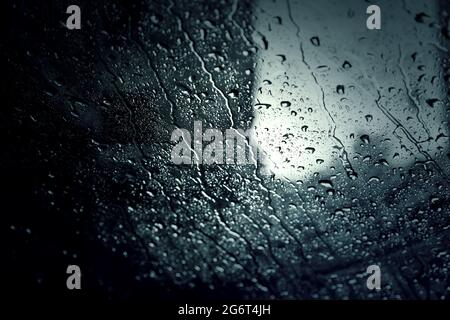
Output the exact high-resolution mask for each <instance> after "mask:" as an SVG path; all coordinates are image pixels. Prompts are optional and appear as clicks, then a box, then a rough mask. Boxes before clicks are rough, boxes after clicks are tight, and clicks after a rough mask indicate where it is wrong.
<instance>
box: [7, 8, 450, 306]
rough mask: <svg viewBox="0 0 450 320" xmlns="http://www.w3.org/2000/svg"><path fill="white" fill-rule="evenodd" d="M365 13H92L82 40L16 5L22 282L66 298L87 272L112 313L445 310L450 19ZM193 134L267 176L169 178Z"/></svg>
mask: <svg viewBox="0 0 450 320" xmlns="http://www.w3.org/2000/svg"><path fill="white" fill-rule="evenodd" d="M367 5H368V4H367V3H365V2H363V1H356V0H352V1H346V2H345V4H344V3H343V2H342V1H325V0H316V1H293V0H289V1H269V0H259V1H227V2H214V3H213V2H209V1H173V2H169V1H161V2H156V1H97V2H96V3H95V4H93V3H90V2H88V1H81V2H80V7H81V8H82V12H83V27H82V29H81V30H79V31H69V30H67V29H66V28H64V20H65V18H66V16H65V4H60V3H58V2H55V3H53V4H49V5H41V4H37V3H28V1H22V2H17V3H14V4H12V5H11V6H10V8H9V11H8V15H9V18H8V19H7V25H8V30H9V31H12V32H9V33H7V35H6V36H5V37H3V38H2V39H3V40H2V43H1V50H0V54H1V55H2V60H3V61H6V64H5V66H4V70H5V71H4V72H5V74H6V75H7V77H4V78H3V84H2V89H3V91H4V92H3V93H2V95H4V96H5V100H4V101H5V102H4V103H3V111H2V117H1V120H0V121H1V128H2V132H3V134H2V136H3V141H2V144H3V145H4V148H3V150H5V151H4V154H3V157H2V159H1V162H0V163H1V172H2V176H1V180H2V194H3V196H4V200H3V202H4V203H5V207H4V210H5V214H4V215H5V218H4V219H5V221H6V225H7V228H8V230H7V234H8V237H9V238H10V239H11V243H12V245H11V247H10V249H8V255H9V256H10V260H11V261H12V265H13V268H14V274H17V276H16V278H14V279H13V281H15V283H18V284H20V285H22V286H24V287H27V288H28V287H30V288H33V289H38V290H39V289H41V288H44V289H49V288H54V287H58V286H59V285H58V282H59V281H60V279H61V278H62V279H64V277H65V274H64V271H65V270H63V271H58V270H60V269H58V268H59V266H60V265H67V264H70V263H76V264H79V265H80V266H81V267H82V269H83V275H84V276H85V277H86V279H87V280H86V286H87V289H88V290H90V291H91V292H94V293H95V294H98V295H99V296H101V297H108V298H111V299H115V298H119V299H128V298H136V297H140V296H141V295H142V296H146V295H153V296H154V297H156V298H173V297H185V296H194V297H201V298H205V297H209V298H211V297H215V298H227V297H233V298H259V299H263V298H264V299H265V298H291V299H292V298H420V299H425V298H432V299H442V298H447V299H448V297H449V290H450V279H449V276H448V268H449V267H450V254H449V239H450V238H449V237H450V234H449V226H450V208H449V204H450V202H449V198H450V189H449V186H448V183H449V176H450V169H449V168H450V167H449V162H450V151H449V148H448V136H449V132H448V130H449V129H448V128H449V125H448V117H449V110H450V109H449V106H450V105H449V101H448V97H449V61H448V56H449V55H448V50H449V48H450V42H449V35H448V32H449V11H448V4H446V2H445V1H379V2H378V5H379V6H380V7H381V8H382V28H381V30H368V29H367V28H366V19H367V14H366V8H367ZM195 121H201V123H202V127H203V130H206V129H212V128H213V129H218V130H221V131H222V132H225V130H227V129H229V130H231V131H237V130H239V129H241V130H249V131H248V132H250V137H248V140H253V141H256V147H257V149H258V150H262V151H263V152H264V156H263V158H264V159H262V161H258V162H257V163H254V164H248V165H238V164H226V163H225V164H210V165H205V164H195V163H193V164H181V165H177V164H174V163H173V161H171V153H172V150H173V148H174V145H175V142H174V141H172V140H171V135H172V133H173V131H174V130H175V129H177V128H179V129H186V130H187V132H189V133H191V134H192V135H193V134H194V122H195ZM192 156H193V157H194V155H192ZM373 264H376V265H380V266H381V269H382V272H383V273H382V274H383V278H382V279H383V280H382V284H383V289H382V290H381V291H369V290H367V287H366V278H367V274H366V268H367V266H369V265H373ZM30 265H32V266H33V267H32V268H31V270H30V269H29V266H30ZM19 274H20V276H19ZM63 281H64V280H63ZM30 283H31V284H30ZM63 283H64V282H63Z"/></svg>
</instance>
